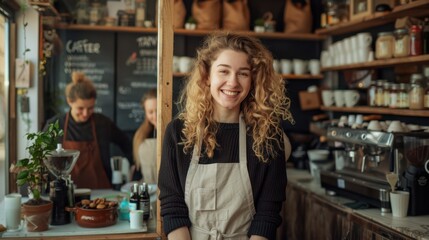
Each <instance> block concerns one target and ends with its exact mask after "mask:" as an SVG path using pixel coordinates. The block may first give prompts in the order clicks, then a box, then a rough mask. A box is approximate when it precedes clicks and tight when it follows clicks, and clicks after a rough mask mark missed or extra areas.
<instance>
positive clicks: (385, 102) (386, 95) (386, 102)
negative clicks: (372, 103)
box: [383, 82, 391, 107]
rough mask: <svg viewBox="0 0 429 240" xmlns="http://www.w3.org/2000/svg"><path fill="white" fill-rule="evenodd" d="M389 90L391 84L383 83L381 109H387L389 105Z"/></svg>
mask: <svg viewBox="0 0 429 240" xmlns="http://www.w3.org/2000/svg"><path fill="white" fill-rule="evenodd" d="M390 88H391V83H389V82H385V83H384V84H383V99H384V100H383V107H389V104H390Z"/></svg>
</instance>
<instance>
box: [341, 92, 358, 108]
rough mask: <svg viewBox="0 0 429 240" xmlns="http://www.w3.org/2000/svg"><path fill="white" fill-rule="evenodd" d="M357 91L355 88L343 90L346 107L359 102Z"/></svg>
mask: <svg viewBox="0 0 429 240" xmlns="http://www.w3.org/2000/svg"><path fill="white" fill-rule="evenodd" d="M359 98H360V95H359V92H358V91H357V90H345V91H344V100H345V104H346V107H353V106H355V105H356V104H357V103H358V102H359Z"/></svg>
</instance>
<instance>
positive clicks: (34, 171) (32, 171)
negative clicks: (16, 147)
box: [10, 121, 63, 232]
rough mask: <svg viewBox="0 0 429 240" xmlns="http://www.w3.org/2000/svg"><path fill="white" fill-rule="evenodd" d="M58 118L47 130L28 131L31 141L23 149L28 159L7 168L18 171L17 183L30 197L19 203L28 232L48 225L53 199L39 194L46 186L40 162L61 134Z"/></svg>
mask: <svg viewBox="0 0 429 240" xmlns="http://www.w3.org/2000/svg"><path fill="white" fill-rule="evenodd" d="M62 134H63V130H62V129H60V127H59V123H58V121H56V122H55V123H51V124H49V126H48V130H47V131H39V132H35V133H27V134H26V137H27V140H28V141H31V144H30V145H29V146H28V147H27V148H26V149H27V151H28V154H29V156H28V158H23V159H20V160H19V161H18V162H17V164H16V166H14V165H12V166H11V168H10V171H11V172H12V173H17V174H18V175H17V184H18V186H23V185H26V186H27V189H28V195H29V200H28V201H27V202H25V203H24V204H23V205H22V211H23V214H24V216H25V218H26V219H27V231H30V232H39V231H45V230H47V229H48V227H49V218H50V216H51V210H52V202H51V201H50V200H45V199H43V198H42V197H41V193H42V190H43V189H44V188H45V187H46V183H47V180H48V172H47V169H46V167H45V165H44V164H43V159H44V158H46V156H48V155H49V154H50V152H52V151H53V150H55V149H56V146H57V139H58V137H59V136H62Z"/></svg>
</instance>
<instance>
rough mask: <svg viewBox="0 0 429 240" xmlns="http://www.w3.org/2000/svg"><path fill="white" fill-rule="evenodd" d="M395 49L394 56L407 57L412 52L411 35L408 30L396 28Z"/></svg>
mask: <svg viewBox="0 0 429 240" xmlns="http://www.w3.org/2000/svg"><path fill="white" fill-rule="evenodd" d="M394 33H395V51H394V53H393V56H394V57H406V56H408V55H409V54H410V36H409V35H408V30H407V29H405V28H400V29H397V30H395V32H394Z"/></svg>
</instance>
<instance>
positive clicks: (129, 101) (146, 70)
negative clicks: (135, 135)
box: [116, 33, 158, 130]
mask: <svg viewBox="0 0 429 240" xmlns="http://www.w3.org/2000/svg"><path fill="white" fill-rule="evenodd" d="M157 46H158V38H157V35H156V33H148V34H143V33H118V36H117V53H116V60H117V61H116V71H117V84H116V124H117V125H118V126H119V127H120V128H121V129H122V130H135V129H137V128H138V127H139V126H140V124H141V122H142V121H143V119H144V112H143V109H142V108H141V105H140V100H141V98H142V96H143V94H144V93H145V92H146V91H148V90H149V89H151V88H156V86H157Z"/></svg>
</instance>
